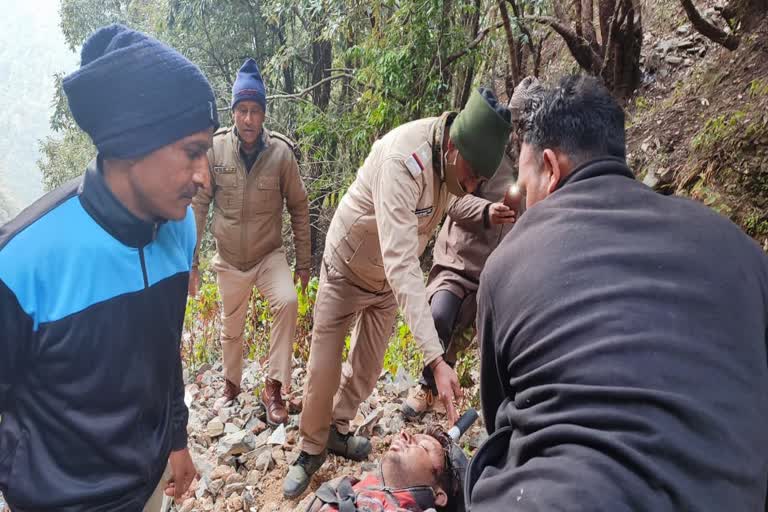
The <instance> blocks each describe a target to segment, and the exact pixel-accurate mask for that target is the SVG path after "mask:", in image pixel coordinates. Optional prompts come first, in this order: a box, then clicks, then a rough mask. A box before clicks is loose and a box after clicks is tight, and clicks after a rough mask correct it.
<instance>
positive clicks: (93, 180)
mask: <svg viewBox="0 0 768 512" xmlns="http://www.w3.org/2000/svg"><path fill="white" fill-rule="evenodd" d="M194 247H195V225H194V217H193V215H192V213H191V210H190V211H189V213H188V214H187V217H186V218H185V219H184V220H183V221H179V222H167V223H163V224H152V223H147V222H144V221H142V220H139V219H138V218H136V217H135V216H133V215H132V214H131V213H130V212H129V211H128V210H127V209H126V208H125V207H124V206H123V205H122V204H121V203H119V202H118V201H117V199H116V198H115V197H114V196H113V195H112V193H111V191H110V190H109V189H108V188H107V186H106V183H105V181H104V178H103V176H102V174H101V172H100V171H99V170H98V167H97V165H95V164H92V165H91V166H90V167H89V168H88V170H87V171H86V173H85V175H84V177H83V178H81V179H78V180H75V181H73V182H70V183H69V184H67V185H64V186H62V187H61V188H59V189H57V190H55V191H53V192H50V193H49V194H46V195H45V196H44V197H43V198H41V199H40V200H38V201H37V202H36V203H35V204H33V205H32V206H30V207H29V208H27V209H26V210H24V211H23V212H22V213H21V214H20V215H19V216H18V217H16V218H15V219H14V220H12V221H11V222H10V223H8V224H6V225H5V226H2V227H0V415H2V420H0V490H2V492H3V494H4V495H5V498H6V500H7V501H8V504H9V505H10V506H11V508H12V510H13V511H14V512H25V511H27V512H29V511H35V512H37V511H54V510H55V511H67V512H74V511H86V510H87V511H111V512H114V511H140V510H142V508H143V507H144V504H145V502H146V500H147V499H148V498H149V496H150V495H151V494H152V492H153V490H154V489H155V487H156V486H157V483H158V482H159V480H160V477H161V475H162V473H163V470H164V468H165V466H166V463H167V460H168V456H169V454H170V452H171V451H172V450H178V449H182V448H184V447H186V442H187V432H186V427H187V416H188V412H187V408H186V406H185V404H184V386H183V382H182V368H181V359H180V355H179V347H180V339H181V331H182V324H183V321H184V310H185V306H186V297H187V283H188V279H189V269H190V266H191V262H192V253H193V251H194Z"/></svg>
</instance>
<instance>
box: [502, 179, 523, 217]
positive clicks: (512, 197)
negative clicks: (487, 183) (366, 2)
mask: <svg viewBox="0 0 768 512" xmlns="http://www.w3.org/2000/svg"><path fill="white" fill-rule="evenodd" d="M504 204H505V205H506V206H508V207H509V209H510V210H512V211H514V212H515V215H516V216H517V217H520V215H521V214H522V213H523V212H522V210H523V193H522V192H521V191H520V187H518V186H517V183H515V184H513V185H512V186H510V187H509V188H508V189H507V191H506V192H505V193H504Z"/></svg>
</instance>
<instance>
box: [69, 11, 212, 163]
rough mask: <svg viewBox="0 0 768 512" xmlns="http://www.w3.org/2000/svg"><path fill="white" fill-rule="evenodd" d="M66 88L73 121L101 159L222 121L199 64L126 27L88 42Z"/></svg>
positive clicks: (139, 151)
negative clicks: (78, 66) (89, 140)
mask: <svg viewBox="0 0 768 512" xmlns="http://www.w3.org/2000/svg"><path fill="white" fill-rule="evenodd" d="M63 86H64V92H65V93H66V95H67V100H68V102H69V109H70V110H71V111H72V115H73V117H74V118H75V121H76V122H77V124H78V125H79V126H80V128H82V129H83V131H85V132H86V133H87V134H88V135H89V136H90V137H91V139H92V140H93V143H94V144H95V145H96V148H97V149H98V150H99V153H101V155H102V156H103V157H106V158H118V159H128V158H138V157H141V156H144V155H147V154H149V153H151V152H152V151H155V150H156V149H159V148H161V147H163V146H167V145H168V144H172V143H173V142H176V141H177V140H179V139H182V138H184V137H186V136H188V135H192V134H193V133H197V132H199V131H202V130H205V129H207V128H210V127H213V128H214V130H215V129H216V128H218V126H219V119H218V114H217V112H216V99H215V97H214V95H213V90H212V89H211V85H210V84H209V83H208V80H206V78H205V76H203V73H202V72H201V71H200V69H199V68H198V67H197V66H195V65H194V64H193V63H192V62H190V61H189V60H188V59H187V58H186V57H184V56H183V55H181V54H180V53H179V52H177V51H176V50H174V49H172V48H170V47H169V46H167V45H165V44H164V43H161V42H160V41H158V40H157V39H154V38H152V37H150V36H148V35H146V34H143V33H141V32H137V31H135V30H131V29H129V28H128V27H125V26H123V25H118V24H113V25H109V26H107V27H103V28H101V29H99V30H98V31H96V32H95V33H94V34H93V35H91V37H89V38H88V39H87V40H86V41H85V44H83V50H82V52H81V54H80V69H78V70H77V71H75V72H74V73H72V74H70V75H68V76H67V77H65V78H64V81H63Z"/></svg>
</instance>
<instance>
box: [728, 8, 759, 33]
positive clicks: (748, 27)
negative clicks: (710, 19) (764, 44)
mask: <svg viewBox="0 0 768 512" xmlns="http://www.w3.org/2000/svg"><path fill="white" fill-rule="evenodd" d="M725 10H729V11H731V12H733V18H734V19H735V20H736V21H738V23H739V24H740V29H741V30H743V31H744V32H749V31H752V30H754V29H756V28H757V27H759V26H760V24H761V23H765V18H766V16H768V0H731V1H730V3H729V4H728V5H727V6H726V8H725Z"/></svg>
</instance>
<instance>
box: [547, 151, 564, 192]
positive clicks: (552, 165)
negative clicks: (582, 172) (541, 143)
mask: <svg viewBox="0 0 768 512" xmlns="http://www.w3.org/2000/svg"><path fill="white" fill-rule="evenodd" d="M544 170H545V171H546V172H548V173H549V183H547V194H551V193H552V192H554V191H555V189H557V185H558V183H560V178H561V177H562V174H563V169H562V168H561V167H560V160H559V159H558V158H557V154H556V153H555V152H554V151H552V150H551V149H545V150H544Z"/></svg>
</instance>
